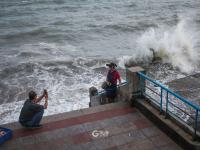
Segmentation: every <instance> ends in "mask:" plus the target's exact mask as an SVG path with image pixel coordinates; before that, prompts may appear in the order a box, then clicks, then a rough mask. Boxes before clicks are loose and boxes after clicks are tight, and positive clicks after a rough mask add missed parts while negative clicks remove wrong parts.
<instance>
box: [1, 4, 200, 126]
mask: <svg viewBox="0 0 200 150" xmlns="http://www.w3.org/2000/svg"><path fill="white" fill-rule="evenodd" d="M199 8H200V1H197V0H190V1H186V0H160V1H157V0H140V1H136V0H118V1H116V0H104V1H99V0H29V1H25V0H23V1H22V0H12V1H7V0H1V1H0V124H2V123H7V122H11V121H16V120H17V118H18V115H19V111H20V109H21V106H22V104H23V101H24V100H25V99H26V97H27V93H28V92H29V91H30V90H32V89H34V90H36V91H37V92H38V93H40V92H41V91H42V89H43V88H47V89H48V90H49V93H50V100H49V109H48V110H47V111H46V112H45V115H50V114H55V113H60V112H65V111H70V110H74V109H80V108H85V107H88V102H89V98H88V88H89V87H90V86H92V85H95V86H98V87H99V85H100V83H101V82H102V81H103V80H104V79H105V68H104V67H105V63H106V62H109V61H115V62H116V63H118V64H119V68H123V66H124V63H126V62H133V63H135V64H137V63H139V64H141V62H142V63H145V64H149V63H150V60H151V59H152V52H151V51H149V48H154V49H155V51H156V52H157V54H158V56H159V57H161V58H163V64H156V65H155V64H149V65H150V66H149V72H150V73H152V74H153V75H154V77H155V78H157V79H159V80H162V81H163V82H166V81H169V80H172V79H175V78H179V77H182V76H185V75H188V74H191V73H194V72H199V69H198V68H199V51H200V37H199V36H200V18H199V16H200V11H199ZM166 64H168V65H166Z"/></svg>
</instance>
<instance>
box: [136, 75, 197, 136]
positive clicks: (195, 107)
mask: <svg viewBox="0 0 200 150" xmlns="http://www.w3.org/2000/svg"><path fill="white" fill-rule="evenodd" d="M137 74H138V75H139V77H140V81H142V80H141V79H143V80H144V82H145V81H148V82H150V83H151V84H153V85H154V86H156V87H158V88H160V94H159V93H158V92H155V91H154V90H153V89H152V88H151V87H148V86H147V85H146V84H144V85H143V86H145V87H141V88H143V89H145V90H141V92H142V94H143V95H144V96H147V97H149V98H150V99H151V100H153V101H154V102H156V103H157V104H158V105H159V109H160V113H162V111H165V115H166V117H167V115H170V114H169V113H172V111H170V109H169V105H171V106H174V107H176V109H178V110H179V111H181V112H183V113H185V114H186V115H188V116H190V117H191V118H192V119H193V120H194V124H193V129H194V131H193V139H195V138H196V133H197V126H198V113H199V111H200V107H199V106H198V105H196V104H194V103H192V102H191V101H189V100H187V99H186V98H183V97H182V96H180V95H178V94H177V93H174V92H173V91H171V90H170V89H168V88H167V87H166V86H164V85H162V84H161V83H159V82H158V81H155V80H153V79H151V78H150V77H148V76H147V75H145V74H144V73H142V72H138V73H137ZM146 90H150V91H152V92H153V93H154V94H156V95H158V96H159V99H160V100H159V101H157V100H155V98H153V97H152V96H151V95H149V94H148V93H147V92H146ZM164 92H165V93H166V94H165V95H164V94H163V93H164ZM164 96H165V100H166V104H165V110H164V109H163V104H164V103H163V100H164V99H163V97H164ZM169 96H173V97H174V98H176V99H178V100H179V101H180V102H182V103H184V104H186V105H187V106H189V108H192V109H194V110H195V113H194V117H193V116H192V115H191V114H189V113H187V112H186V111H184V110H182V109H181V108H180V107H179V106H176V104H174V103H173V102H172V101H171V99H170V98H169ZM173 115H175V116H176V117H178V118H179V119H180V120H181V117H180V116H178V115H177V114H175V113H174V114H173ZM181 121H182V120H181Z"/></svg>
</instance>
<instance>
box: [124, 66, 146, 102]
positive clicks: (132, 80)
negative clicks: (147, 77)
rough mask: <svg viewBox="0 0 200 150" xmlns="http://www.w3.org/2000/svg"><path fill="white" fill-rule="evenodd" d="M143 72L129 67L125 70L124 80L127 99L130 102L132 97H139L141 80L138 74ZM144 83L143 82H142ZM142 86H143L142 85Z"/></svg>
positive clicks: (137, 68) (138, 68)
mask: <svg viewBox="0 0 200 150" xmlns="http://www.w3.org/2000/svg"><path fill="white" fill-rule="evenodd" d="M141 71H142V72H144V69H143V68H141V67H130V68H128V69H127V70H126V79H127V81H128V91H127V92H128V95H129V96H128V97H129V99H130V100H131V99H132V98H133V96H134V95H138V96H139V95H140V90H141V80H140V79H141V78H140V77H139V76H138V74H137V73H138V72H141ZM142 81H144V80H142ZM143 85H144V84H143Z"/></svg>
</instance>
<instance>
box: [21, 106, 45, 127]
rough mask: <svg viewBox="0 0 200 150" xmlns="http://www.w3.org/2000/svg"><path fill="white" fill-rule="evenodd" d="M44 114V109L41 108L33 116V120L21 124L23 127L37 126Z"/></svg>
mask: <svg viewBox="0 0 200 150" xmlns="http://www.w3.org/2000/svg"><path fill="white" fill-rule="evenodd" d="M43 114H44V109H43V108H41V109H40V110H39V111H38V112H37V113H36V114H35V115H34V116H33V118H32V119H31V120H30V121H28V122H26V123H21V124H22V125H23V126H27V127H32V126H37V125H39V124H40V122H41V120H42V117H43Z"/></svg>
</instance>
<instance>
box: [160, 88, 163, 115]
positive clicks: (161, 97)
mask: <svg viewBox="0 0 200 150" xmlns="http://www.w3.org/2000/svg"><path fill="white" fill-rule="evenodd" d="M162 101H163V89H162V87H161V91H160V114H161V113H162Z"/></svg>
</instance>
